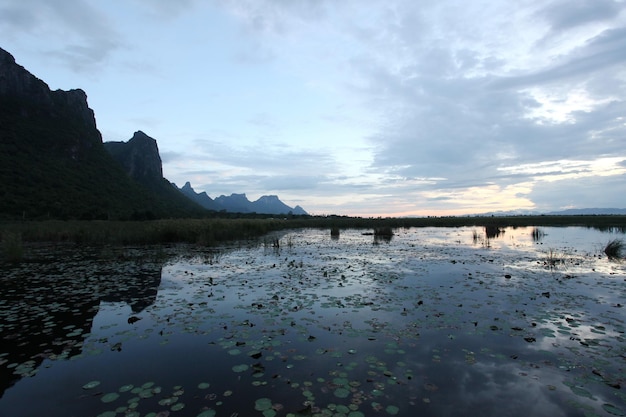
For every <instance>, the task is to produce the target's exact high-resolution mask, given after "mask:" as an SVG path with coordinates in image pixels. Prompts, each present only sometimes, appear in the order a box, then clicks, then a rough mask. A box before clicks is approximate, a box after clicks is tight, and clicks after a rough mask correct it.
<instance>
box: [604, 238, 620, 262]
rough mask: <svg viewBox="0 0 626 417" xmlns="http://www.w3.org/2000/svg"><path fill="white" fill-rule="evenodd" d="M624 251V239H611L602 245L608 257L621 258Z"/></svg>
mask: <svg viewBox="0 0 626 417" xmlns="http://www.w3.org/2000/svg"><path fill="white" fill-rule="evenodd" d="M623 251H624V241H623V240H622V239H613V240H611V241H610V242H609V243H607V244H606V246H605V247H604V253H605V254H606V256H608V257H609V258H611V259H613V258H621V257H622V252H623Z"/></svg>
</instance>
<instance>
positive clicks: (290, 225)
mask: <svg viewBox="0 0 626 417" xmlns="http://www.w3.org/2000/svg"><path fill="white" fill-rule="evenodd" d="M472 226H473V227H486V228H488V229H489V230H488V231H489V232H490V234H499V232H500V233H501V228H504V227H516V226H519V227H521V226H536V227H538V226H587V227H595V228H598V229H601V230H605V229H606V230H609V229H610V228H619V227H626V216H511V217H428V218H425V217H424V218H360V217H346V216H304V217H293V218H288V219H277V218H245V217H244V218H205V219H160V220H149V221H114V220H91V221H79V220H72V221H62V220H45V221H26V222H24V221H20V222H17V221H14V222H2V223H0V235H2V236H4V235H5V234H6V233H17V234H19V235H21V238H22V241H23V242H71V243H78V244H86V245H129V244H131V245H134V244H140V245H152V244H165V243H190V244H198V245H201V246H216V245H220V244H222V243H223V242H226V241H233V240H247V239H256V238H259V237H262V236H264V235H266V234H268V233H270V232H274V231H281V230H289V229H298V228H320V229H328V228H331V235H334V233H338V232H339V230H340V229H344V230H346V229H374V235H375V236H378V237H379V238H383V237H391V236H393V229H397V228H410V227H472ZM486 231H487V230H486ZM491 232H492V233H491ZM477 237H478V234H476V238H477ZM488 237H489V236H488ZM477 240H478V239H477ZM6 244H8V245H9V246H11V245H14V244H11V243H10V240H9V243H5V245H6ZM18 247H19V245H17V246H15V248H14V250H15V252H14V253H15V254H18V253H19V250H17V249H18ZM4 251H5V252H6V249H4Z"/></svg>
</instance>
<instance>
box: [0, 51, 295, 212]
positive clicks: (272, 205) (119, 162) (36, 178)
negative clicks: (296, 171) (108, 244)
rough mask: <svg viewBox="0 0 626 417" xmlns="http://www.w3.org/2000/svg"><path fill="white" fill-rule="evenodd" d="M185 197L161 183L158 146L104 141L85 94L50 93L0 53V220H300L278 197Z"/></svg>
mask: <svg viewBox="0 0 626 417" xmlns="http://www.w3.org/2000/svg"><path fill="white" fill-rule="evenodd" d="M183 188H185V187H183ZM190 190H191V191H192V192H193V189H191V185H189V187H188V189H184V190H182V189H179V188H178V187H176V186H175V185H174V184H172V183H170V182H169V181H168V180H167V179H165V178H164V177H163V168H162V164H161V157H160V155H159V150H158V146H157V143H156V140H154V139H153V138H151V137H149V136H148V135H146V134H145V133H144V132H142V131H137V132H135V134H134V135H133V137H132V138H131V139H130V140H128V142H103V141H102V136H101V134H100V132H99V131H98V129H97V127H96V120H95V115H94V113H93V111H92V110H91V109H90V108H89V106H88V104H87V95H86V94H85V92H84V91H83V90H79V89H78V90H70V91H63V90H56V91H51V90H50V88H49V87H48V85H47V84H46V83H45V82H44V81H42V80H40V79H38V78H37V77H35V76H34V75H32V74H31V73H30V72H28V71H27V70H26V69H25V68H24V67H22V66H20V65H18V64H17V63H16V62H15V58H13V56H12V55H11V54H10V53H8V52H7V51H5V50H3V49H2V48H0V219H16V218H21V219H41V218H56V219H150V218H160V217H202V216H207V215H210V212H209V211H208V210H211V211H213V212H221V211H226V212H238V213H253V212H255V213H265V214H288V213H292V214H306V212H305V211H304V210H302V208H301V207H295V208H293V209H292V208H290V207H289V206H287V205H285V204H284V203H282V202H281V201H280V200H279V199H278V197H276V196H264V197H261V198H260V199H259V200H257V201H255V202H250V201H248V199H247V198H246V197H245V194H233V195H231V196H230V197H225V196H221V197H218V198H217V199H215V200H211V199H210V198H209V197H208V195H206V193H201V194H196V193H195V192H193V195H192V194H191V193H190V192H189V191H190ZM203 194H204V197H206V198H203ZM207 199H208V200H207ZM208 201H210V202H211V203H208Z"/></svg>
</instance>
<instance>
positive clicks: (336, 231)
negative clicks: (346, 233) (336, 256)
mask: <svg viewBox="0 0 626 417" xmlns="http://www.w3.org/2000/svg"><path fill="white" fill-rule="evenodd" d="M330 236H331V237H339V228H338V227H337V226H332V227H331V228H330Z"/></svg>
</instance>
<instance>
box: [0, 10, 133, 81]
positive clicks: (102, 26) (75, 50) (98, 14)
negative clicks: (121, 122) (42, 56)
mask: <svg viewBox="0 0 626 417" xmlns="http://www.w3.org/2000/svg"><path fill="white" fill-rule="evenodd" d="M0 10H2V13H0V16H2V17H0V33H1V34H3V35H4V36H10V37H13V38H17V37H18V35H19V36H20V37H22V36H26V37H41V38H43V39H46V40H47V41H50V42H49V44H50V45H52V44H56V45H58V46H55V47H51V46H47V47H45V49H44V50H42V52H44V53H46V54H48V55H49V56H51V57H54V58H56V59H58V60H60V61H61V62H62V63H63V64H65V65H67V66H68V67H70V68H71V69H72V70H74V71H87V70H89V71H92V70H95V69H97V67H98V66H99V65H102V64H103V63H104V62H105V61H106V59H107V58H108V57H109V56H110V54H111V53H113V51H115V50H117V49H119V48H120V47H122V41H121V39H120V36H119V35H118V33H117V32H116V31H115V30H114V29H113V24H112V23H111V22H110V20H109V17H108V16H107V15H106V14H105V13H103V12H102V11H101V10H99V9H97V8H94V7H91V5H90V4H89V3H87V2H74V1H66V0H64V1H57V2H54V3H51V2H48V1H45V0H32V1H29V2H24V1H19V0H17V1H16V0H2V1H1V2H0Z"/></svg>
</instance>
